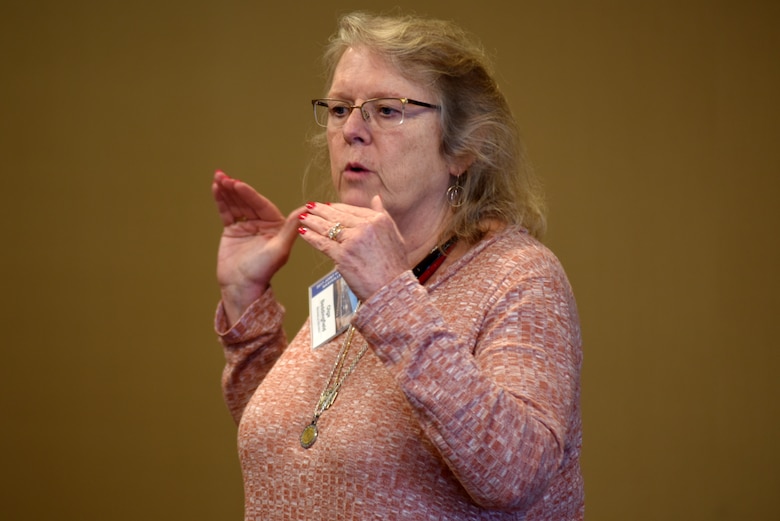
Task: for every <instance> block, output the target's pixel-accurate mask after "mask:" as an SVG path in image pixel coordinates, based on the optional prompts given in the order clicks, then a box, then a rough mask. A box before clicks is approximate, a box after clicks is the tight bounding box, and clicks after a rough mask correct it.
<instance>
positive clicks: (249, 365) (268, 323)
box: [214, 289, 287, 424]
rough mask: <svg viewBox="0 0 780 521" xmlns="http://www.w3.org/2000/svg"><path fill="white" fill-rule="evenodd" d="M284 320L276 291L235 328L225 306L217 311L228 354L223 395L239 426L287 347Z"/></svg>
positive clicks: (217, 325)
mask: <svg viewBox="0 0 780 521" xmlns="http://www.w3.org/2000/svg"><path fill="white" fill-rule="evenodd" d="M283 318H284V308H283V307H282V306H281V304H279V302H278V301H277V300H276V298H275V296H274V293H273V290H272V289H269V290H268V291H266V292H265V293H264V294H263V295H262V296H261V297H260V298H258V299H257V300H256V301H255V302H253V303H252V304H251V305H250V306H249V307H248V308H247V309H246V311H245V312H244V314H243V315H242V316H241V318H239V319H238V321H237V322H236V323H235V324H232V325H231V324H229V322H228V320H227V317H226V315H225V309H224V307H223V305H222V303H221V302H220V303H219V306H218V307H217V312H216V317H215V320H214V329H215V331H216V333H217V336H218V338H219V341H220V343H221V344H222V347H223V350H224V353H225V368H224V370H223V371H222V393H223V396H224V398H225V402H226V404H227V406H228V410H229V411H230V414H231V415H232V416H233V420H234V421H235V422H236V424H238V422H239V421H240V420H241V416H242V414H243V412H244V408H245V407H246V405H247V403H249V399H250V398H251V397H252V394H254V392H255V389H257V386H258V385H260V382H262V381H263V378H265V375H266V374H268V371H269V370H270V369H271V367H272V366H273V364H274V363H275V362H276V360H277V359H278V358H279V355H281V354H282V352H283V351H284V349H285V348H286V347H287V338H286V336H285V334H284V329H283V328H282V319H283Z"/></svg>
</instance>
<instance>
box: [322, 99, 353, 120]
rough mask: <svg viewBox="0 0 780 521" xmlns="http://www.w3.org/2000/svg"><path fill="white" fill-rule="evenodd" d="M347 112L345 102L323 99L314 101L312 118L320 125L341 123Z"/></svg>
mask: <svg viewBox="0 0 780 521" xmlns="http://www.w3.org/2000/svg"><path fill="white" fill-rule="evenodd" d="M349 113H350V108H349V105H348V104H347V103H344V102H340V101H333V100H324V99H319V100H315V101H314V120H315V121H316V122H317V124H318V125H320V126H322V127H327V126H328V125H330V126H332V127H338V126H341V125H343V124H344V121H345V120H346V119H347V116H349Z"/></svg>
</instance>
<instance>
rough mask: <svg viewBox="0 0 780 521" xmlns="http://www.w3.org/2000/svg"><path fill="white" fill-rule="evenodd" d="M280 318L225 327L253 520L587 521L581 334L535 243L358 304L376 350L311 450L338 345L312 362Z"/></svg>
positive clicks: (474, 259) (271, 302)
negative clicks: (307, 444) (306, 437)
mask: <svg viewBox="0 0 780 521" xmlns="http://www.w3.org/2000/svg"><path fill="white" fill-rule="evenodd" d="M282 316H283V309H282V307H281V306H280V305H279V304H278V303H277V301H276V300H275V298H274V295H273V291H272V290H269V291H268V292H267V293H266V294H265V295H264V296H263V297H261V298H260V299H259V300H258V301H257V302H255V303H254V304H253V305H252V306H251V307H250V308H249V309H248V310H247V311H246V312H245V314H244V316H242V317H241V318H240V320H239V321H238V322H237V323H236V324H233V325H232V326H231V325H230V324H227V323H226V319H225V315H224V311H223V309H222V307H221V306H220V307H219V309H218V311H217V317H216V329H217V332H218V334H219V336H220V340H221V342H222V344H223V346H224V349H225V356H226V359H227V364H226V367H225V371H224V375H223V388H224V393H225V399H226V401H227V404H228V407H229V409H230V411H231V413H232V415H233V417H234V419H235V420H236V422H238V424H239V430H238V439H239V456H240V460H241V466H242V470H243V475H244V491H245V519H246V520H252V521H255V520H264V521H266V520H274V519H279V520H282V519H284V520H312V519H327V520H334V519H359V520H366V519H420V520H431V519H446V520H472V519H473V520H477V519H479V520H483V519H492V520H504V519H512V520H518V519H522V520H528V521H530V520H542V519H544V520H579V519H582V517H583V510H584V499H583V484H582V476H581V473H580V464H579V456H580V446H581V439H582V426H581V419H580V406H579V396H580V367H581V364H582V352H581V340H580V329H579V321H578V316H577V310H576V305H575V302H574V298H573V296H572V292H571V288H570V287H569V283H568V281H567V279H566V275H565V274H564V272H563V269H562V268H561V266H560V263H559V262H558V260H557V259H556V258H555V256H554V255H553V254H552V253H551V252H550V251H549V250H548V249H546V248H545V247H544V246H542V245H541V244H540V243H539V242H537V241H536V240H534V239H533V238H531V237H529V236H528V235H527V234H525V233H523V232H522V231H518V230H516V229H514V230H507V231H504V232H502V233H499V234H497V235H496V236H493V237H491V238H489V239H486V240H484V241H482V242H480V243H479V244H477V245H476V246H475V247H473V248H472V249H471V250H469V251H468V252H467V253H466V254H465V255H464V256H463V257H461V258H460V259H458V260H457V261H455V262H454V263H453V264H452V265H450V266H449V267H448V268H446V269H443V270H440V272H439V273H436V274H435V275H434V277H433V278H432V279H431V280H430V281H429V282H428V283H426V285H425V286H421V285H420V284H419V283H418V282H417V280H416V279H415V277H414V276H413V275H412V273H411V271H409V272H406V273H404V274H402V275H401V276H399V277H398V278H397V279H395V280H394V281H393V282H392V283H390V284H389V285H387V286H386V287H384V288H383V289H381V290H380V291H379V292H377V293H376V294H375V295H373V296H372V297H371V298H370V299H369V300H367V301H366V302H364V303H363V304H362V306H361V307H360V309H359V311H358V313H357V315H356V316H355V318H354V319H353V324H354V325H355V326H356V328H357V331H358V333H359V334H356V335H355V338H354V340H353V350H354V349H357V348H359V347H360V346H361V345H362V344H363V343H364V342H368V343H369V345H370V346H371V349H369V350H368V352H367V353H366V355H365V356H364V357H363V358H362V360H361V361H360V362H359V364H358V365H357V368H356V369H355V371H354V372H353V373H352V375H350V376H349V378H348V379H347V380H346V382H345V384H344V386H343V387H342V388H341V391H340V393H339V395H338V399H337V400H336V402H335V403H334V405H333V406H332V407H331V408H330V409H329V410H327V411H326V412H325V413H324V414H323V415H322V417H321V418H320V420H319V422H318V427H319V438H318V440H317V442H316V443H315V444H314V446H312V447H311V448H309V449H304V448H303V447H301V444H300V442H299V436H300V434H301V431H302V429H303V428H304V427H306V425H307V424H308V423H309V422H310V421H311V419H312V413H313V411H314V407H315V405H316V403H317V400H318V398H319V394H320V392H321V391H322V389H323V387H324V385H325V383H326V381H327V379H328V375H329V374H330V371H331V369H332V367H333V364H334V362H335V358H336V356H337V353H338V351H339V349H340V347H341V343H342V341H343V338H342V337H341V336H339V337H337V338H335V339H334V340H332V341H331V342H329V343H328V344H326V345H324V346H322V347H320V348H318V349H316V350H312V348H311V345H310V330H309V325H308V323H307V324H306V325H304V326H303V328H302V329H301V330H300V332H299V333H298V335H297V336H296V337H295V339H294V340H293V341H292V342H291V343H290V344H289V345H288V344H287V341H286V339H285V336H284V333H283V331H282ZM353 352H354V351H353Z"/></svg>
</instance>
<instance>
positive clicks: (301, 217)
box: [298, 212, 309, 221]
mask: <svg viewBox="0 0 780 521" xmlns="http://www.w3.org/2000/svg"><path fill="white" fill-rule="evenodd" d="M307 215H309V213H308V212H305V213H302V214H301V215H299V216H298V219H300V220H301V221H302V220H304V219H306V216H307Z"/></svg>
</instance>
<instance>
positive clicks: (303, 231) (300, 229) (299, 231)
mask: <svg viewBox="0 0 780 521" xmlns="http://www.w3.org/2000/svg"><path fill="white" fill-rule="evenodd" d="M298 233H300V234H301V235H303V234H304V233H306V228H304V227H303V226H300V227H299V228H298Z"/></svg>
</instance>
